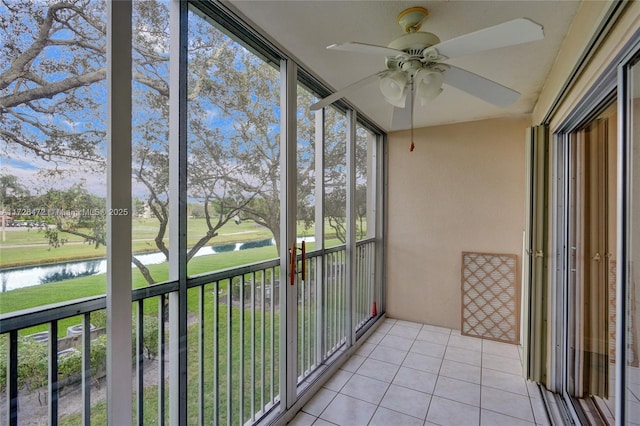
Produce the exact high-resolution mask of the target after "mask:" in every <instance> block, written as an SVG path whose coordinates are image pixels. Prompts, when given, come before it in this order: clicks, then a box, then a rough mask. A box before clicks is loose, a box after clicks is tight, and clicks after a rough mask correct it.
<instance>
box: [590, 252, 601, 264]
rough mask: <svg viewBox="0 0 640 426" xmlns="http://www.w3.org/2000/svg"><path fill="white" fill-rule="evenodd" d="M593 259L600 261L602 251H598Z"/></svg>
mask: <svg viewBox="0 0 640 426" xmlns="http://www.w3.org/2000/svg"><path fill="white" fill-rule="evenodd" d="M591 259H593V260H595V261H596V262H600V253H596V254H595V255H594V256H593V257H592V258H591Z"/></svg>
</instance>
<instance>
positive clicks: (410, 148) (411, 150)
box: [409, 76, 416, 152]
mask: <svg viewBox="0 0 640 426" xmlns="http://www.w3.org/2000/svg"><path fill="white" fill-rule="evenodd" d="M410 89H411V99H410V102H409V114H410V115H411V118H410V119H409V123H411V146H410V147H409V152H413V150H414V149H415V148H416V145H415V144H414V143H413V76H411V88H410Z"/></svg>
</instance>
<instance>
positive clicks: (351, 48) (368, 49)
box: [327, 41, 406, 56]
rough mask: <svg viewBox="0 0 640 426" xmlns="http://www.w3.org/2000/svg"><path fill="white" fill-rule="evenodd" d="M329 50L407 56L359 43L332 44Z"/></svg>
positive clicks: (388, 49)
mask: <svg viewBox="0 0 640 426" xmlns="http://www.w3.org/2000/svg"><path fill="white" fill-rule="evenodd" d="M327 49H331V50H343V51H345V52H357V53H369V54H374V55H382V56H398V55H406V53H405V52H403V51H402V50H397V49H392V48H390V47H386V46H377V45H375V44H367V43H358V42H357V41H351V42H349V43H339V44H332V45H331V46H327Z"/></svg>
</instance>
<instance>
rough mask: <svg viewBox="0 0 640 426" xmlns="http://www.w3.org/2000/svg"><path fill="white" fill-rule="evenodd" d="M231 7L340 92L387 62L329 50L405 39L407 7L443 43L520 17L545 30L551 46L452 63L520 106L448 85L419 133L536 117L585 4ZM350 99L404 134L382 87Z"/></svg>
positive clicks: (566, 0) (303, 2)
mask: <svg viewBox="0 0 640 426" xmlns="http://www.w3.org/2000/svg"><path fill="white" fill-rule="evenodd" d="M229 3H231V4H232V7H234V8H235V9H236V10H237V11H238V12H240V14H241V15H244V17H246V18H247V19H248V21H249V22H250V23H252V24H253V25H255V26H257V27H258V28H260V29H261V30H262V31H263V32H264V33H266V34H267V35H268V36H269V37H270V38H271V39H272V40H274V41H275V42H276V43H278V44H279V45H280V46H282V47H283V48H284V49H285V50H286V51H288V52H289V53H290V54H292V55H293V56H294V57H295V58H297V59H298V60H299V61H300V62H301V63H302V64H303V65H304V66H305V67H306V68H307V69H309V70H311V71H312V72H314V73H315V74H316V75H318V76H319V77H320V78H321V79H323V80H324V81H325V82H327V83H328V84H329V85H331V86H332V87H333V88H334V89H340V88H342V87H344V86H346V85H348V84H350V83H353V82H355V81H357V80H360V79H362V78H363V77H366V76H368V75H370V74H373V73H374V72H376V71H380V70H383V69H384V68H385V65H384V58H383V57H378V56H375V55H367V54H356V53H348V52H340V51H329V50H327V49H326V46H328V45H330V44H333V43H341V42H347V41H359V42H365V43H370V44H377V45H383V46H386V45H387V44H388V43H389V42H390V41H391V40H393V39H394V38H396V37H398V36H400V35H402V34H403V31H402V29H401V28H400V26H399V25H398V24H397V21H396V16H397V15H398V13H400V12H401V11H402V10H404V9H406V8H408V7H412V6H422V7H426V8H427V9H428V10H429V12H430V15H429V18H428V19H427V21H426V22H425V23H424V25H423V26H422V30H423V31H429V32H432V33H435V34H436V35H437V36H438V37H440V39H441V40H442V41H444V40H448V39H450V38H453V37H457V36H459V35H462V34H466V33H469V32H472V31H476V30H479V29H482V28H485V27H488V26H492V25H496V24H499V23H502V22H505V21H508V20H511V19H515V18H519V17H526V18H529V19H531V20H532V21H534V22H536V23H538V24H540V25H542V26H543V28H544V35H545V38H544V40H541V41H537V42H532V43H528V44H522V45H519V46H513V47H506V48H502V49H496V50H492V51H489V52H485V53H480V54H476V55H469V56H465V57H462V58H456V59H453V60H451V61H449V62H448V63H451V64H453V65H456V66H459V67H461V68H464V69H467V70H469V71H472V72H474V73H476V74H479V75H482V76H483V77H486V78H489V79H491V80H494V81H496V82H498V83H500V84H503V85H505V86H508V87H511V88H512V89H515V90H517V91H518V92H520V93H521V94H522V95H521V96H520V99H519V100H518V101H517V102H516V103H515V104H513V105H511V106H509V107H507V108H499V107H496V106H493V105H491V104H488V103H486V102H484V101H482V100H480V99H477V98H474V97H473V96H471V95H468V94H466V93H464V92H461V91H459V90H457V89H455V88H453V87H450V86H445V87H444V92H443V93H442V94H440V96H439V97H438V98H436V100H435V101H433V102H432V103H430V104H428V105H426V106H424V107H420V106H419V105H418V106H416V110H415V114H414V126H415V127H426V126H433V125H437V124H444V123H453V122H463V121H472V120H480V119H486V118H493V117H503V116H520V115H522V114H526V113H530V112H531V111H532V109H533V107H534V105H535V102H536V100H537V99H538V95H539V93H540V91H541V89H542V86H543V84H544V81H545V79H546V77H547V74H548V73H549V70H550V69H551V66H552V65H553V62H554V61H555V58H556V55H557V53H558V50H559V48H560V45H561V43H562V40H563V39H564V37H565V34H566V33H567V31H568V29H569V26H570V25H571V21H572V19H573V16H574V15H575V13H576V11H577V9H578V7H579V5H580V2H579V1H573V0H547V1H520V0H511V1H496V0H493V1H475V0H473V1H458V0H451V1H403V0H395V1H371V0H368V1H366V0H360V1H343V0H334V1H321V0H299V1H291V0H289V1H287V0H285V1H282V0H281V1H271V0H231V1H230V2H229ZM347 99H348V100H349V101H351V102H352V103H353V104H354V105H355V106H356V107H358V108H359V109H360V110H361V111H363V112H364V113H365V114H366V115H367V116H368V117H370V118H371V119H372V120H373V121H375V122H376V123H377V124H378V125H379V126H380V127H382V128H384V129H385V130H387V131H389V130H397V129H391V115H392V107H391V106H390V105H389V104H388V103H386V102H385V101H384V98H383V97H382V95H381V94H380V92H379V90H378V85H377V84H376V83H375V82H374V83H372V84H370V85H368V86H365V87H362V88H359V89H357V90H356V91H355V92H353V93H352V94H350V95H349V96H347ZM418 104H419V103H418Z"/></svg>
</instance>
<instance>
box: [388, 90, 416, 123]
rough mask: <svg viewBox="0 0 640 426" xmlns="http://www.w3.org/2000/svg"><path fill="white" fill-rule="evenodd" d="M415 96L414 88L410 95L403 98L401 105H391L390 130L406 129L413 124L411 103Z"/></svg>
mask: <svg viewBox="0 0 640 426" xmlns="http://www.w3.org/2000/svg"><path fill="white" fill-rule="evenodd" d="M414 98H415V88H413V93H411V96H407V97H406V98H405V100H404V106H403V107H397V106H394V107H393V113H392V114H391V130H393V131H395V130H406V129H410V128H411V127H412V126H413V120H412V118H413V103H414Z"/></svg>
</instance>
